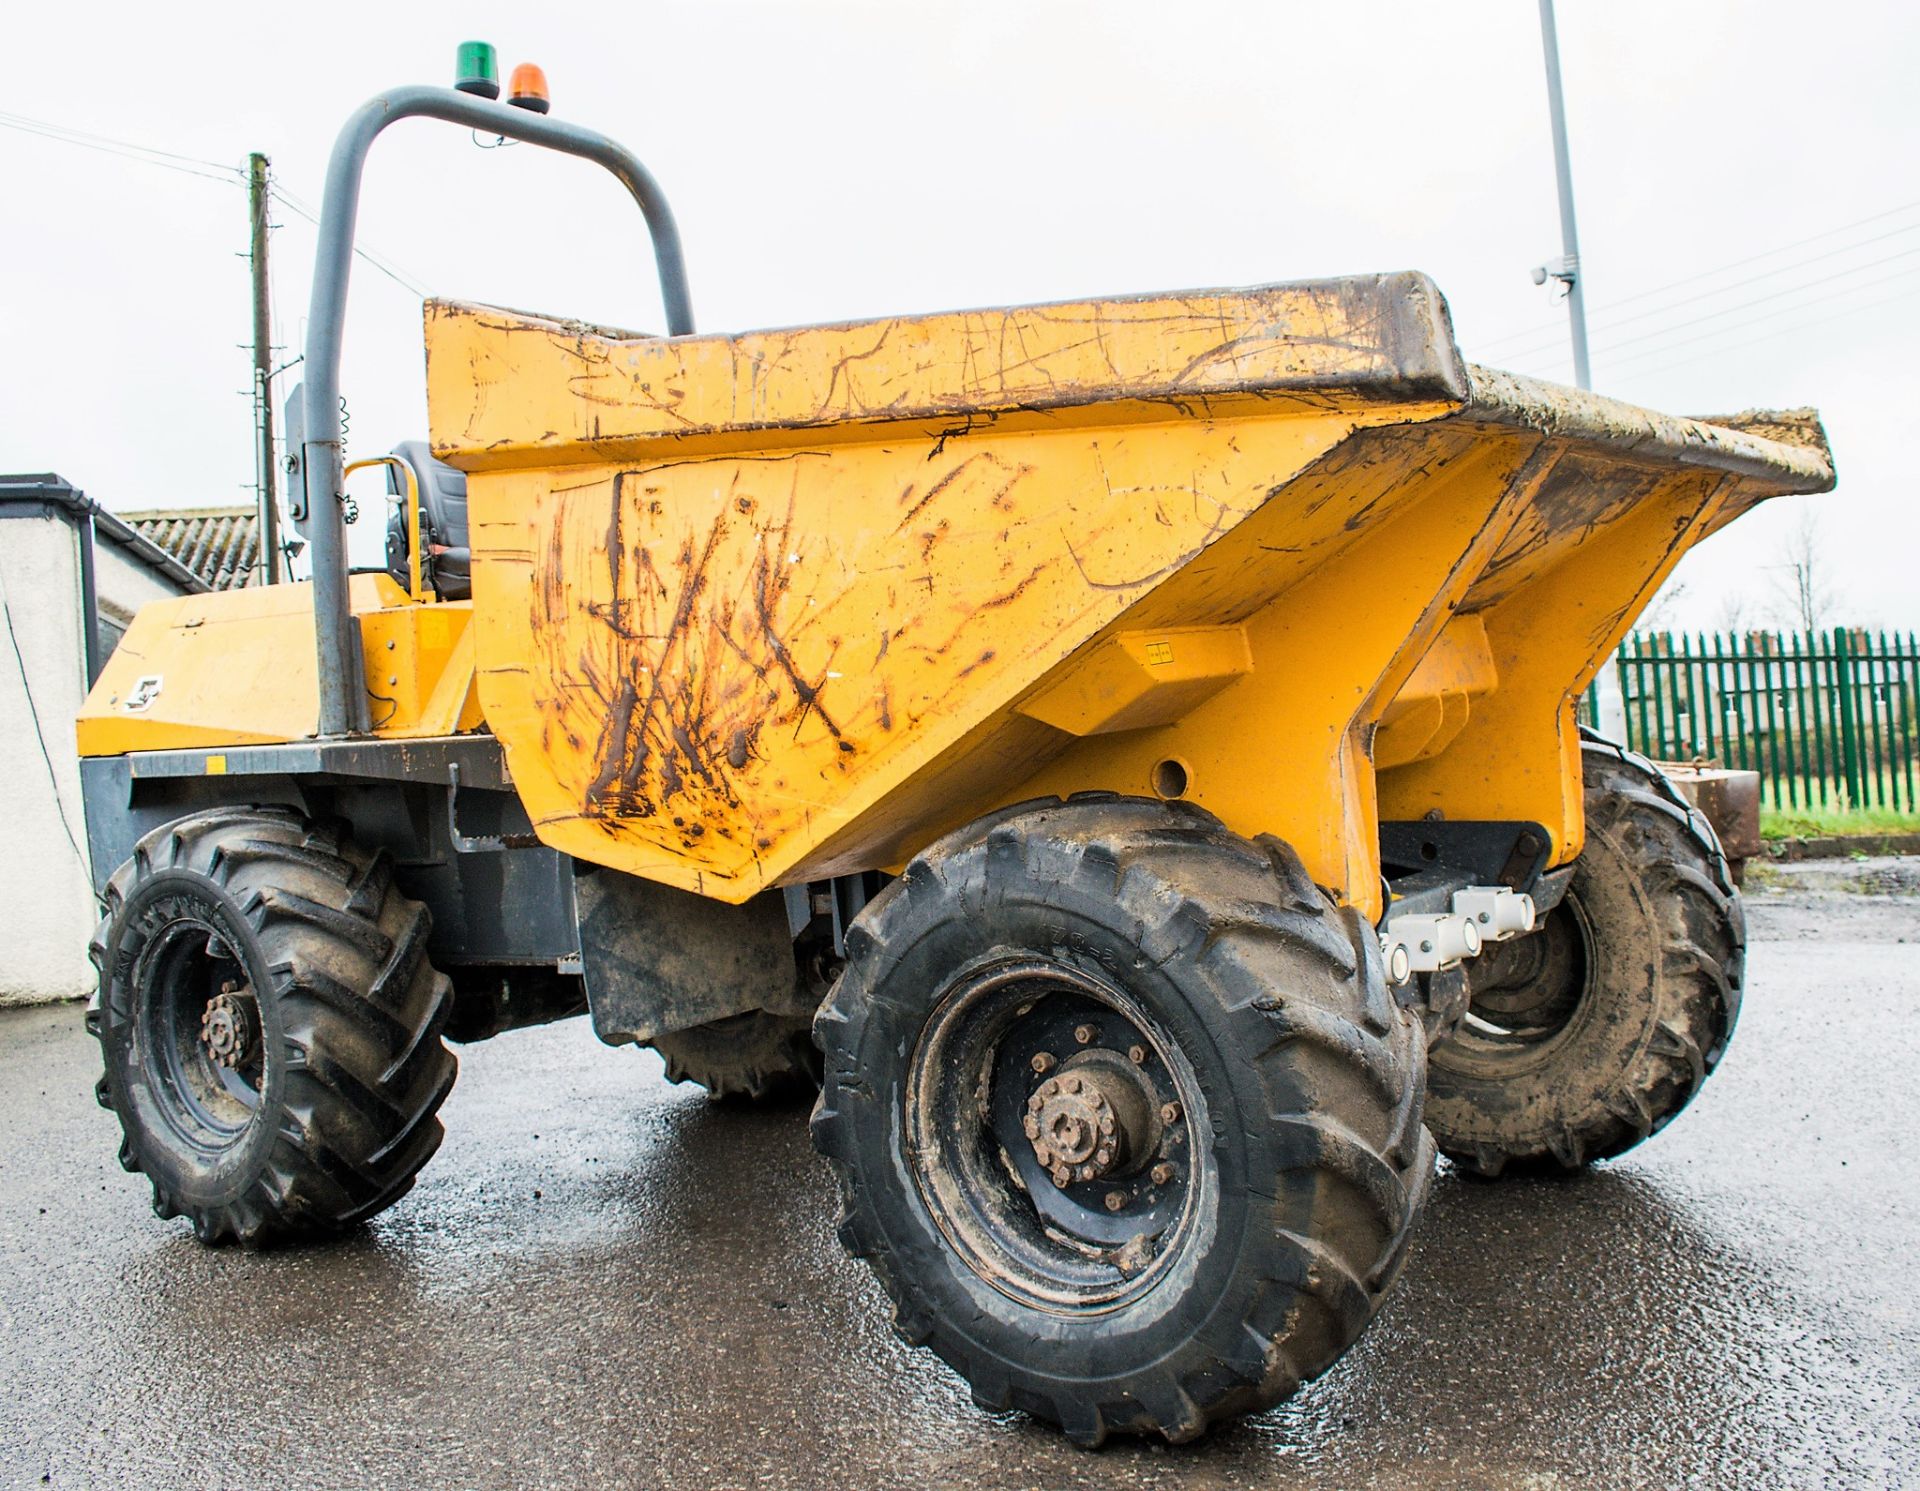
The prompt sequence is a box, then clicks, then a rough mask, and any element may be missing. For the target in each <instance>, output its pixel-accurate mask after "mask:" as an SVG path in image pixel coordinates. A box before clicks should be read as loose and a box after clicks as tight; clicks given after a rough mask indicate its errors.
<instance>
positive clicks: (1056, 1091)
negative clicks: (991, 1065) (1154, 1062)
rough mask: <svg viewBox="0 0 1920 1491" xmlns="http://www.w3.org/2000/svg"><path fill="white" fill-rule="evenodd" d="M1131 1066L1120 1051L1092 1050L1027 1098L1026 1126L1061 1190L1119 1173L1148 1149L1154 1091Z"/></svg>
mask: <svg viewBox="0 0 1920 1491" xmlns="http://www.w3.org/2000/svg"><path fill="white" fill-rule="evenodd" d="M1127 1067H1128V1063H1127V1060H1126V1058H1124V1057H1122V1056H1121V1055H1120V1054H1119V1053H1118V1052H1115V1051H1105V1050H1093V1051H1088V1052H1085V1053H1083V1054H1082V1055H1080V1056H1078V1057H1076V1058H1075V1059H1074V1061H1073V1062H1072V1063H1071V1064H1069V1065H1068V1066H1067V1067H1065V1068H1063V1069H1062V1070H1061V1071H1060V1072H1059V1073H1058V1074H1057V1075H1056V1076H1051V1077H1048V1078H1047V1080H1046V1081H1044V1082H1042V1083H1041V1084H1040V1086H1039V1087H1038V1088H1036V1089H1035V1090H1034V1092H1033V1094H1032V1095H1031V1096H1030V1097H1029V1098H1028V1099H1027V1112H1026V1117H1025V1118H1024V1119H1023V1120H1022V1122H1021V1128H1022V1130H1023V1131H1024V1132H1025V1134H1026V1136H1027V1142H1028V1143H1029V1144H1031V1145H1032V1146H1033V1155H1034V1158H1035V1159H1037V1160H1038V1161H1039V1162H1040V1168H1041V1169H1043V1170H1045V1171H1046V1172H1047V1174H1048V1175H1050V1176H1051V1177H1052V1178H1053V1183H1054V1184H1055V1185H1056V1186H1058V1187H1059V1188H1060V1189H1062V1190H1065V1189H1066V1188H1067V1187H1068V1186H1069V1185H1072V1184H1073V1183H1074V1182H1076V1181H1089V1180H1101V1179H1104V1178H1105V1177H1107V1176H1109V1175H1113V1174H1116V1173H1118V1172H1119V1171H1121V1170H1122V1169H1124V1168H1126V1167H1127V1165H1128V1162H1129V1161H1130V1159H1131V1158H1132V1157H1133V1156H1135V1155H1138V1154H1140V1153H1142V1152H1143V1150H1144V1149H1145V1148H1146V1147H1147V1144H1148V1134H1147V1129H1148V1127H1149V1126H1150V1117H1151V1113H1152V1095H1151V1094H1150V1093H1148V1092H1147V1090H1146V1086H1145V1084H1144V1083H1143V1082H1142V1081H1141V1080H1140V1079H1139V1078H1138V1077H1137V1076H1135V1075H1134V1074H1133V1073H1132V1072H1131V1071H1129V1070H1128V1069H1127Z"/></svg>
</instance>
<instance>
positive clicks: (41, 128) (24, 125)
mask: <svg viewBox="0 0 1920 1491" xmlns="http://www.w3.org/2000/svg"><path fill="white" fill-rule="evenodd" d="M0 127H4V128H7V129H14V130H19V131H20V132H21V133H23V134H29V135H38V136H40V137H41V138H42V139H46V140H52V141H54V142H56V143H57V144H61V145H77V146H79V147H80V148H81V149H83V150H97V151H100V152H101V153H103V154H106V155H116V156H119V157H121V158H122V159H123V160H131V161H137V162H139V163H140V164H142V165H148V166H158V167H160V168H161V169H162V170H167V171H177V172H179V173H180V174H181V175H183V176H197V177H199V178H200V179H201V180H203V181H218V182H224V183H226V184H228V185H230V186H242V187H244V186H245V185H246V184H247V173H246V172H245V171H243V170H241V169H240V168H239V167H238V166H223V165H221V164H220V162H219V161H211V160H204V159H202V158H201V157H199V156H197V155H181V154H179V153H178V152H176V151H172V150H161V149H158V148H157V147H155V146H151V145H139V144H136V143H134V142H133V141H132V140H119V139H115V138H114V137H113V136H111V135H97V134H94V133H92V132H91V131H89V130H83V129H74V128H72V127H71V126H70V125H65V124H53V123H50V122H49V121H47V120H45V119H29V118H28V117H27V116H26V115H24V114H8V113H5V112H0ZM273 195H274V196H275V197H277V198H278V199H279V200H280V201H281V202H282V203H283V204H284V205H285V206H286V207H288V208H289V209H291V210H292V211H294V212H296V213H298V214H299V215H300V216H301V217H303V218H305V219H306V220H307V221H308V222H310V223H313V224H315V225H316V226H317V225H318V224H319V221H320V215H319V213H317V212H316V211H314V209H312V208H311V207H308V206H306V205H304V204H303V203H302V202H301V201H300V200H299V199H298V198H296V197H295V196H294V195H293V194H292V193H291V192H289V191H288V190H287V189H286V188H285V187H284V186H282V185H280V183H279V182H278V181H275V183H274V185H273ZM353 251H354V253H355V254H357V255H358V256H359V257H360V258H362V259H364V260H366V261H367V263H369V264H371V265H372V266H373V267H374V268H375V269H377V270H379V271H380V272H381V273H382V274H384V275H386V276H387V277H388V278H389V279H391V280H392V281H393V282H394V283H395V284H397V285H399V286H400V287H401V288H402V289H404V290H406V291H407V292H408V293H409V294H412V295H417V296H419V297H421V298H422V299H425V298H426V296H427V294H428V292H427V290H426V288H425V287H424V286H423V285H422V284H421V283H420V282H419V280H418V279H417V278H415V277H414V276H412V275H410V274H408V273H407V272H406V271H405V270H404V269H402V268H401V267H400V266H399V265H398V264H396V263H394V261H393V260H391V259H389V258H388V257H387V256H386V255H384V254H382V253H380V252H379V251H378V250H377V249H375V248H374V247H373V246H372V245H371V244H367V243H356V244H355V245H354V247H353Z"/></svg>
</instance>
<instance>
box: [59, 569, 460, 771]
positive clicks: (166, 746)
mask: <svg viewBox="0 0 1920 1491" xmlns="http://www.w3.org/2000/svg"><path fill="white" fill-rule="evenodd" d="M349 595H350V599H351V604H352V607H353V613H354V616H355V617H356V619H357V620H358V621H359V623H360V639H361V649H362V652H363V654H364V656H365V659H366V679H367V697H368V708H369V710H370V713H371V718H372V720H373V733H374V734H375V735H376V736H378V737H380V738H381V739H385V740H417V739H425V738H429V737H433V736H441V735H453V734H457V733H460V732H463V731H469V730H475V729H478V728H479V726H480V723H481V719H480V701H479V696H478V693H477V691H476V690H475V688H474V676H473V672H474V669H473V607H472V606H471V605H468V604H466V603H465V602H453V603H449V604H444V605H442V604H426V605H421V604H416V603H414V602H413V601H411V600H410V599H409V598H408V596H407V593H406V591H404V590H402V589H401V588H400V587H399V586H398V585H396V584H395V583H394V582H393V581H392V580H391V579H389V578H388V577H387V576H386V575H355V576H354V577H353V579H352V582H351V584H350V586H349ZM318 716H319V690H318V686H317V685H316V683H315V663H314V647H313V596H312V587H310V586H307V585H270V586H257V587H250V588H248V589H245V590H223V591H214V592H211V593H209V594H205V595H187V596H181V597H179V598H178V599H173V600H164V601H155V602H154V603H153V604H151V605H148V606H144V607H142V608H141V610H140V612H139V614H138V615H136V616H135V617H134V619H133V624H132V626H130V627H129V628H128V629H127V634H126V636H124V637H123V638H121V640H120V645H119V646H118V647H116V648H115V649H114V651H113V655H112V656H111V657H110V658H108V659H107V664H106V667H104V668H103V669H102V670H101V673H100V677H99V678H98V679H97V680H96V681H95V683H94V686H93V689H92V691H91V692H90V693H89V694H88V696H87V700H86V703H85V704H84V705H83V706H82V707H81V711H80V715H79V719H78V722H77V726H76V729H77V734H78V738H79V748H80V754H81V755H82V756H119V755H124V754H126V753H127V752H130V751H159V750H181V749H207V748H214V747H219V746H244V745H276V744H282V743H285V742H288V741H296V740H307V739H311V738H312V736H313V733H314V726H315V721H316V720H317V719H318Z"/></svg>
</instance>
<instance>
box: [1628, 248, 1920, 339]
mask: <svg viewBox="0 0 1920 1491" xmlns="http://www.w3.org/2000/svg"><path fill="white" fill-rule="evenodd" d="M1916 252H1920V250H1917V251H1916ZM1911 278H1912V276H1911V275H1909V274H1906V273H1900V274H1883V275H1880V276H1879V277H1877V278H1875V279H1870V280H1863V281H1861V282H1860V283H1859V284H1857V285H1844V286H1842V287H1841V288H1840V289H1838V290H1834V291H1832V292H1830V293H1829V294H1826V295H1816V296H1814V297H1813V298H1812V299H1810V300H1802V301H1798V302H1796V303H1794V304H1793V305H1784V306H1781V307H1780V308H1779V309H1778V310H1774V311H1766V312H1763V313H1762V314H1760V315H1758V316H1749V317H1747V318H1746V319H1745V320H1743V321H1735V322H1733V323H1732V324H1731V325H1728V326H1721V327H1716V328H1715V329H1714V330H1712V331H1703V332H1701V333H1699V334H1698V335H1697V336H1690V337H1682V338H1681V339H1680V340H1679V341H1677V342H1668V343H1665V344H1664V345H1656V346H1652V347H1643V348H1641V350H1640V351H1638V352H1629V353H1627V355H1626V356H1625V357H1622V358H1620V359H1619V361H1620V362H1623V363H1627V362H1639V361H1642V360H1644V359H1645V358H1649V357H1659V356H1662V355H1663V354H1665V353H1668V352H1671V351H1673V350H1674V349H1675V348H1677V347H1688V346H1692V345H1693V344H1694V343H1696V342H1706V341H1711V340H1712V339H1713V338H1714V337H1720V336H1725V335H1726V334H1727V333H1728V332H1732V331H1744V330H1745V329H1746V328H1747V327H1749V326H1757V325H1759V324H1760V323H1761V322H1762V321H1771V320H1774V319H1775V318H1777V317H1780V316H1791V315H1793V314H1794V313H1795V312H1796V311H1804V310H1807V309H1809V308H1810V307H1812V306H1816V305H1824V304H1825V303H1826V302H1827V301H1830V300H1839V299H1841V298H1842V297H1844V296H1848V295H1853V294H1857V293H1858V292H1859V291H1861V290H1871V289H1874V288H1875V287H1877V286H1879V285H1891V284H1894V283H1895V282H1896V281H1900V280H1910V279H1911Z"/></svg>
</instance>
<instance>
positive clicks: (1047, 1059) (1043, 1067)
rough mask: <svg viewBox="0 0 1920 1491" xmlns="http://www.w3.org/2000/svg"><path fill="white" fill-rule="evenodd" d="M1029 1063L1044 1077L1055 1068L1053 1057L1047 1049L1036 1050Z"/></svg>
mask: <svg viewBox="0 0 1920 1491" xmlns="http://www.w3.org/2000/svg"><path fill="white" fill-rule="evenodd" d="M1029 1065H1030V1066H1032V1068H1033V1070H1034V1071H1035V1073H1037V1074H1038V1075H1039V1076H1042V1077H1044V1076H1045V1075H1046V1074H1047V1073H1048V1072H1050V1071H1052V1070H1053V1057H1052V1055H1051V1054H1050V1053H1048V1052H1046V1051H1036V1052H1035V1053H1034V1056H1033V1060H1032V1061H1031V1062H1030V1063H1029Z"/></svg>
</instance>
